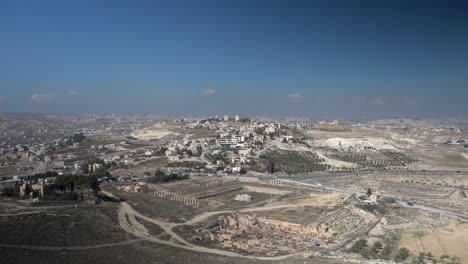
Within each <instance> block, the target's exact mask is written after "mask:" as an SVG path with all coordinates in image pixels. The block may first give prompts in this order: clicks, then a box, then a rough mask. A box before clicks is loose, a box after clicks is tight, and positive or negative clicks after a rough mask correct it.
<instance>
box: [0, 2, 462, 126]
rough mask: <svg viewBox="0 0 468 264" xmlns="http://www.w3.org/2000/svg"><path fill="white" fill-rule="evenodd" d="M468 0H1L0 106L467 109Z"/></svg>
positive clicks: (405, 112) (307, 113) (206, 111)
mask: <svg viewBox="0 0 468 264" xmlns="http://www.w3.org/2000/svg"><path fill="white" fill-rule="evenodd" d="M467 14H468V4H467V2H466V1H455V0H454V1H436V2H431V1H347V0H343V1H307V0H306V1H294V0H292V1H286V0H284V1H274V0H270V1H254V0H233V1H219V0H213V1H202V0H200V1H197V0H187V1H177V0H176V1H174V0H171V1H156V0H153V1H143V0H133V1H130V0H128V1H120V0H107V1H106V0H93V1H86V0H80V1H74V0H73V1H72V0H58V1H45V0H30V1H22V0H11V1H9V0H0V112H34V113H90V112H101V113H102V112H105V113H156V114H195V115H215V114H225V113H227V114H240V115H274V116H302V117H323V118H359V117H362V118H377V117H397V116H411V117H459V116H468V15H467Z"/></svg>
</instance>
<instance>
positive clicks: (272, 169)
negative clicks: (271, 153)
mask: <svg viewBox="0 0 468 264" xmlns="http://www.w3.org/2000/svg"><path fill="white" fill-rule="evenodd" d="M267 171H268V173H270V174H273V173H275V164H274V163H273V162H271V161H268V166H267Z"/></svg>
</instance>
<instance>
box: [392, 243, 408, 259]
mask: <svg viewBox="0 0 468 264" xmlns="http://www.w3.org/2000/svg"><path fill="white" fill-rule="evenodd" d="M408 257H409V250H408V249H407V248H404V247H403V248H400V249H399V250H398V253H397V254H396V255H395V258H394V260H395V262H402V261H404V260H405V259H407V258H408Z"/></svg>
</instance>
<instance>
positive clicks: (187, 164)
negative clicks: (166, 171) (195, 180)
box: [166, 161, 206, 169]
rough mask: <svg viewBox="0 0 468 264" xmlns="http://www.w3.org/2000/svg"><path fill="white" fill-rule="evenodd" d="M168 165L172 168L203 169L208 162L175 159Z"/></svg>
mask: <svg viewBox="0 0 468 264" xmlns="http://www.w3.org/2000/svg"><path fill="white" fill-rule="evenodd" d="M166 166H167V167H170V168H191V169H203V168H205V167H206V164H205V163H204V162H201V161H173V162H171V163H169V164H167V165H166Z"/></svg>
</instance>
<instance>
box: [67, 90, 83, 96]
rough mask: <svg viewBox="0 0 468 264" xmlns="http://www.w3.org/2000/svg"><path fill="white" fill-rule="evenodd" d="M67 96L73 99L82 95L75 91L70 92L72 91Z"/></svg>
mask: <svg viewBox="0 0 468 264" xmlns="http://www.w3.org/2000/svg"><path fill="white" fill-rule="evenodd" d="M67 95H68V96H72V97H73V96H78V95H80V93H79V92H77V91H74V90H70V91H68V92H67Z"/></svg>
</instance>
